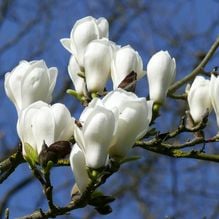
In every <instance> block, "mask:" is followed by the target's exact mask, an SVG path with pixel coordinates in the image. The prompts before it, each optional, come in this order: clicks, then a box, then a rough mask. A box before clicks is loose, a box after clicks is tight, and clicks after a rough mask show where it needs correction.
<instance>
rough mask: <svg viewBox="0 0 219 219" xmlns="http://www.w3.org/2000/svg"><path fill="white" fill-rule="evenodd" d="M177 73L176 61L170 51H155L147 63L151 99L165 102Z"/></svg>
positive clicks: (160, 102) (156, 101) (161, 102)
mask: <svg viewBox="0 0 219 219" xmlns="http://www.w3.org/2000/svg"><path fill="white" fill-rule="evenodd" d="M175 75H176V62H175V59H174V58H171V57H170V54H169V53H168V51H159V52H157V53H155V54H154V55H153V56H152V57H151V59H150V60H149V62H148V64H147V77H148V83H149V95H150V99H151V100H153V101H154V102H155V103H159V104H163V103H164V102H165V99H166V95H167V91H168V88H169V86H170V85H171V84H172V82H173V81H174V79H175Z"/></svg>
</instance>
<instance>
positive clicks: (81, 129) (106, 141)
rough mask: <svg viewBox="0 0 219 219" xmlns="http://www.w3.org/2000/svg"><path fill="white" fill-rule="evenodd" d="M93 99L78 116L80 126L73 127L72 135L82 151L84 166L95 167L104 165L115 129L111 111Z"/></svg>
mask: <svg viewBox="0 0 219 219" xmlns="http://www.w3.org/2000/svg"><path fill="white" fill-rule="evenodd" d="M97 100H98V99H94V100H93V101H92V102H91V103H90V104H89V105H88V107H87V108H85V110H84V111H83V112H82V114H81V116H80V120H79V121H80V123H81V125H80V126H76V127H75V133H74V137H75V140H76V142H77V144H78V146H79V147H80V148H81V150H82V151H83V152H84V155H85V160H86V166H88V167H91V168H94V169H97V168H100V167H103V166H105V164H106V162H107V158H108V148H109V146H110V144H111V141H112V136H113V132H114V129H115V117H114V114H113V113H112V111H110V110H108V109H106V108H105V107H103V106H101V105H99V104H96V101H97Z"/></svg>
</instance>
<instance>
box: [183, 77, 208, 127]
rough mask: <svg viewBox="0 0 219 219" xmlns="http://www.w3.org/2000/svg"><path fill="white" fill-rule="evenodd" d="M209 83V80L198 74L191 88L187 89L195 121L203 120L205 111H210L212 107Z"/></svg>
mask: <svg viewBox="0 0 219 219" xmlns="http://www.w3.org/2000/svg"><path fill="white" fill-rule="evenodd" d="M209 84H210V81H209V80H207V79H205V78H204V77H202V76H196V78H195V80H194V81H193V83H192V86H191V88H190V89H189V90H187V93H188V98H187V99H188V104H189V109H190V114H191V116H192V119H193V121H194V122H195V123H198V122H201V121H202V119H203V116H204V115H205V113H206V112H207V111H208V112H210V110H211V108H212V106H211V99H210V95H209Z"/></svg>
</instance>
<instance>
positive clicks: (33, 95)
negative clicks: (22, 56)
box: [5, 60, 58, 114]
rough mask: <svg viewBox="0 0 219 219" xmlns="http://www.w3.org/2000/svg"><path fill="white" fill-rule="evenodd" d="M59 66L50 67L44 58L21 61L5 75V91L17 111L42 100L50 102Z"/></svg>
mask: <svg viewBox="0 0 219 219" xmlns="http://www.w3.org/2000/svg"><path fill="white" fill-rule="evenodd" d="M57 74H58V71H57V68H54V67H53V68H48V67H47V66H46V63H45V62H44V61H43V60H40V61H32V62H27V61H21V62H20V63H19V65H18V66H16V67H15V68H14V69H13V70H12V71H11V72H8V73H7V74H6V75H5V92H6V94H7V96H8V97H9V98H10V100H11V101H12V102H13V103H14V105H15V107H16V109H17V112H18V114H19V112H20V111H21V110H22V109H24V108H25V107H27V106H28V105H30V104H31V103H33V102H35V101H38V100H42V101H44V102H47V103H50V102H51V101H52V92H53V90H54V87H55V83H56V78H57Z"/></svg>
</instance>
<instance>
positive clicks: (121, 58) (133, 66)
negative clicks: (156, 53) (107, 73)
mask: <svg viewBox="0 0 219 219" xmlns="http://www.w3.org/2000/svg"><path fill="white" fill-rule="evenodd" d="M132 71H134V72H136V73H137V79H140V78H141V77H143V76H144V71H143V62H142V59H141V57H140V56H139V54H138V52H137V51H135V50H134V49H133V48H132V47H131V46H129V45H128V46H124V47H122V48H120V49H118V50H117V51H116V53H115V54H114V57H113V60H112V65H111V77H112V80H113V88H114V89H116V88H117V87H118V86H119V84H120V83H121V82H122V81H123V80H124V79H125V77H126V76H127V75H128V74H129V73H131V72H132Z"/></svg>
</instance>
